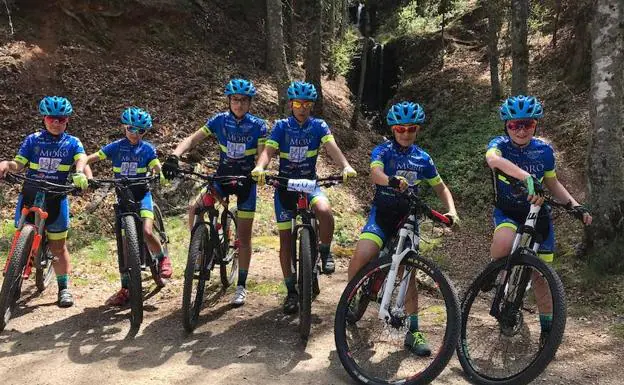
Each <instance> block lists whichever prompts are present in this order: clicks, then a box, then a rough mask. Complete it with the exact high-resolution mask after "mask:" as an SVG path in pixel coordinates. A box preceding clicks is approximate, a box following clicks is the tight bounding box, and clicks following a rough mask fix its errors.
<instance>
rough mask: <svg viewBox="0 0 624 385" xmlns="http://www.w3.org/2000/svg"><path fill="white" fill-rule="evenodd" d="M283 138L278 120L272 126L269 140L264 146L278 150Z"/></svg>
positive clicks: (282, 130) (281, 125) (282, 128)
mask: <svg viewBox="0 0 624 385" xmlns="http://www.w3.org/2000/svg"><path fill="white" fill-rule="evenodd" d="M283 136H284V127H283V124H282V123H280V121H279V120H278V121H277V122H275V124H274V125H273V129H272V130H271V134H270V135H269V139H267V141H266V145H267V146H268V147H271V148H274V149H276V150H279V144H280V143H281V141H282V137H283Z"/></svg>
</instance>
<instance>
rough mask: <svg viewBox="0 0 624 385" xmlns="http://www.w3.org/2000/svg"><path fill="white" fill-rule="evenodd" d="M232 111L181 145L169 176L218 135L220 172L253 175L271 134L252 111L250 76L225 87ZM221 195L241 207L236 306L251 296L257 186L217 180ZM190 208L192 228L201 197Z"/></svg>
mask: <svg viewBox="0 0 624 385" xmlns="http://www.w3.org/2000/svg"><path fill="white" fill-rule="evenodd" d="M225 95H226V96H227V98H228V103H229V111H227V112H222V113H219V114H216V115H214V116H212V117H211V118H210V119H208V121H207V122H206V124H204V125H203V126H202V127H201V128H200V129H198V130H197V131H195V133H194V134H193V135H191V136H189V137H187V138H186V139H184V140H183V141H182V142H180V143H179V144H178V146H177V147H176V149H175V150H174V151H173V153H172V154H171V155H170V156H169V157H168V158H167V160H166V161H165V163H164V165H163V171H164V173H165V176H166V177H167V178H172V177H173V176H175V175H176V173H177V170H178V169H179V166H178V161H179V157H180V156H181V155H182V154H184V153H185V152H187V151H188V150H190V149H191V148H193V147H195V146H197V145H198V144H199V143H200V142H201V141H203V140H204V139H206V138H207V137H209V136H211V135H214V136H215V137H216V139H217V142H218V144H219V148H220V149H221V151H220V157H219V167H218V168H217V175H249V173H250V171H251V170H252V169H253V167H254V161H255V156H256V154H258V153H261V152H262V150H263V148H264V143H265V141H266V135H267V124H266V122H265V121H264V120H263V119H261V118H259V117H257V116H255V115H252V114H251V113H249V109H250V107H251V102H252V99H253V97H254V96H255V95H256V87H254V85H253V83H252V82H251V81H249V80H246V79H232V80H230V81H229V82H228V83H227V84H226V86H225ZM212 188H213V190H214V192H215V193H216V194H217V195H219V196H222V197H223V196H227V195H231V194H234V195H236V197H237V207H238V214H237V216H238V218H237V224H238V230H237V231H238V234H237V236H238V240H239V242H240V245H239V270H238V282H237V287H236V292H235V293H234V297H233V298H232V300H231V303H232V304H233V305H234V306H242V305H243V304H244V303H245V299H246V297H247V289H246V286H247V274H248V271H249V264H250V262H251V232H252V231H251V230H252V225H253V219H254V214H255V212H256V185H255V184H254V183H251V181H246V182H244V183H243V185H242V186H230V185H225V184H221V183H215V184H214V185H213V186H212ZM204 193H205V191H202V193H201V194H200V196H199V197H198V198H197V199H195V201H194V203H192V204H191V205H190V207H189V218H188V224H189V229H192V226H193V218H194V216H195V214H194V213H195V209H196V208H197V207H198V206H199V205H201V204H202V199H201V196H202V195H203V194H204Z"/></svg>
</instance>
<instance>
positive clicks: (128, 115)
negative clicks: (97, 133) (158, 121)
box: [121, 107, 152, 130]
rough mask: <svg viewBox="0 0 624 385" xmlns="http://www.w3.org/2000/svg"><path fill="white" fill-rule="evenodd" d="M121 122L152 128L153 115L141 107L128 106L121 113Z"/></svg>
mask: <svg viewBox="0 0 624 385" xmlns="http://www.w3.org/2000/svg"><path fill="white" fill-rule="evenodd" d="M121 123H123V124H127V125H129V126H132V127H137V128H144V129H148V130H149V129H150V128H152V116H151V115H150V114H149V112H147V111H144V110H142V109H140V108H139V107H128V108H126V109H125V110H124V112H122V113H121Z"/></svg>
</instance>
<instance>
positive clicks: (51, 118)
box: [44, 116, 69, 124]
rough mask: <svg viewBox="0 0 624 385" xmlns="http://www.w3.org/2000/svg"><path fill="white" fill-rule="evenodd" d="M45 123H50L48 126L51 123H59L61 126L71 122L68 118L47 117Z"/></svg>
mask: <svg viewBox="0 0 624 385" xmlns="http://www.w3.org/2000/svg"><path fill="white" fill-rule="evenodd" d="M44 119H45V121H46V122H48V124H50V123H54V122H55V121H56V122H59V123H60V124H65V123H67V122H68V121H69V117H68V116H46V117H45V118H44Z"/></svg>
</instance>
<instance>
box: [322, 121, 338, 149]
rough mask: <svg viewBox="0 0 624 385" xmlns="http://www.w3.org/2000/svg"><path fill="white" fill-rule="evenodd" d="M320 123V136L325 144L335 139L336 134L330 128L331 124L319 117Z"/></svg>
mask: <svg viewBox="0 0 624 385" xmlns="http://www.w3.org/2000/svg"><path fill="white" fill-rule="evenodd" d="M319 121H320V124H319V131H320V137H321V143H323V144H325V143H327V142H333V141H334V136H333V135H332V133H331V130H330V129H329V125H328V124H327V122H326V121H324V120H322V119H319Z"/></svg>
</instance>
